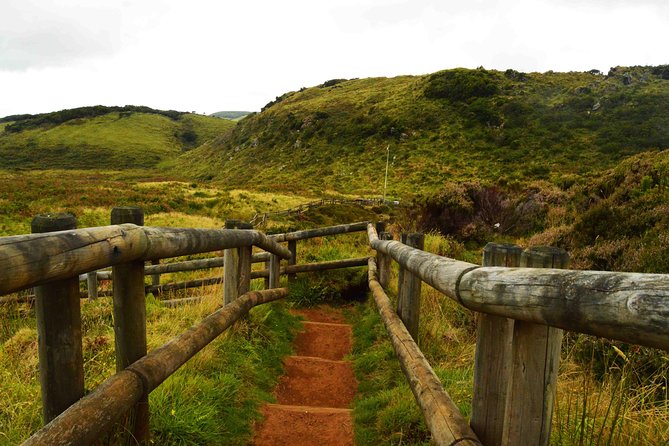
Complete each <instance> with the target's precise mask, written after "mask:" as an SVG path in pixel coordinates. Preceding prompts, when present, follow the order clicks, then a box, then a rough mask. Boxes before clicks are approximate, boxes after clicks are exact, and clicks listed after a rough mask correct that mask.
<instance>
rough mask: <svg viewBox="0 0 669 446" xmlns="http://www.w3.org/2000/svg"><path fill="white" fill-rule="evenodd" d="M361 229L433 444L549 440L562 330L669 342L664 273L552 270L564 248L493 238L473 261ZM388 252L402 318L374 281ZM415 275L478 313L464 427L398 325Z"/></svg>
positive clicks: (412, 315) (413, 317)
mask: <svg viewBox="0 0 669 446" xmlns="http://www.w3.org/2000/svg"><path fill="white" fill-rule="evenodd" d="M368 237H369V242H370V245H371V247H372V248H374V249H375V250H376V251H377V255H378V258H377V259H376V260H375V259H371V260H370V277H369V283H370V287H371V289H372V291H373V292H374V297H375V299H376V302H377V305H378V306H379V309H380V311H381V313H382V315H383V316H384V322H385V324H386V327H387V328H388V331H389V332H390V333H391V339H392V340H393V344H394V346H395V349H396V352H397V353H398V356H399V358H400V361H401V363H402V367H403V370H404V372H405V374H406V376H407V378H408V381H409V383H410V385H411V387H412V390H413V392H414V396H415V397H416V400H417V401H418V403H419V406H420V407H421V409H422V410H423V414H424V416H425V418H426V421H427V424H428V427H429V428H430V431H431V433H432V436H433V439H434V441H435V442H436V444H439V445H451V444H456V443H457V444H458V445H460V444H462V445H465V444H469V445H479V444H484V445H486V446H490V445H500V444H505V445H516V444H518V445H520V444H527V445H530V444H531V445H547V444H548V441H549V439H550V425H551V417H552V410H553V399H554V395H555V389H556V377H557V368H558V364H559V354H560V343H561V339H562V330H561V329H566V330H570V331H574V332H578V333H586V334H591V335H595V336H601V337H606V338H610V339H617V340H621V341H624V342H629V343H634V344H639V345H644V346H649V347H655V348H660V349H664V350H669V276H667V275H664V274H639V273H616V272H599V271H572V270H566V269H558V268H564V267H565V266H566V263H567V256H566V253H564V252H563V251H561V250H556V249H551V248H549V249H531V250H526V251H522V250H521V249H520V248H519V247H517V246H514V245H494V244H489V245H488V246H486V249H485V252H484V266H480V265H475V264H471V263H467V262H461V261H457V260H453V259H449V258H446V257H441V256H438V255H434V254H430V253H427V252H424V251H423V250H422V249H417V248H413V247H411V246H408V245H406V244H404V243H400V242H398V241H393V240H388V238H389V237H388V234H385V233H382V234H380V235H379V234H378V233H377V231H376V229H375V227H374V226H373V225H371V224H370V225H368ZM390 259H392V260H395V261H396V262H397V263H398V264H399V265H400V278H399V283H398V290H399V300H400V304H399V305H400V308H398V311H397V312H398V313H400V314H401V315H402V316H403V322H404V324H398V323H397V321H395V319H396V318H397V316H396V315H395V311H389V310H388V308H389V306H390V303H389V301H388V299H387V296H386V295H385V292H384V291H383V288H382V286H381V285H380V284H379V282H381V283H382V284H383V285H384V286H387V284H388V277H389V268H390ZM377 261H378V266H379V268H378V273H377V266H376V265H377ZM519 266H520V267H519ZM537 267H543V268H546V267H548V269H538V268H537ZM415 281H422V282H425V283H427V284H429V285H430V286H432V287H433V288H435V289H436V290H438V291H440V292H441V293H443V294H444V295H446V296H447V297H449V298H451V299H453V300H454V301H456V302H457V303H459V304H460V305H462V306H464V307H466V308H468V309H470V310H473V311H476V312H479V313H480V316H481V319H480V320H479V324H478V333H477V353H476V360H475V371H474V381H475V382H474V401H473V404H472V418H471V427H470V426H469V425H468V423H467V422H466V420H465V419H464V418H463V417H462V416H461V414H460V413H459V411H458V410H457V408H456V407H455V405H453V403H452V401H451V400H450V397H448V395H447V394H446V393H445V392H444V391H443V389H442V388H441V385H438V384H437V383H438V379H437V378H436V376H435V375H434V372H432V370H431V368H430V367H429V364H427V363H426V362H425V361H424V358H423V357H422V354H421V353H420V351H419V350H418V348H417V346H416V345H415V342H413V340H412V339H411V336H409V333H408V331H407V330H406V329H405V326H406V327H414V329H416V328H417V327H418V323H419V322H418V314H419V313H418V311H416V308H419V306H420V303H419V295H420V292H419V290H420V285H416V284H415V283H412V282H415ZM416 290H418V292H416ZM407 308H408V309H407ZM409 331H411V330H409ZM416 336H417V330H415V331H414V333H413V338H416ZM435 380H436V381H435Z"/></svg>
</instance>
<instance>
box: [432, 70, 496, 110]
mask: <svg viewBox="0 0 669 446" xmlns="http://www.w3.org/2000/svg"><path fill="white" fill-rule="evenodd" d="M498 91H499V87H498V79H497V76H496V75H495V74H494V73H492V72H490V71H487V70H483V69H478V70H468V69H464V68H457V69H454V70H447V71H440V72H438V73H435V74H433V75H431V76H430V77H429V78H428V83H427V86H426V87H425V97H427V98H430V99H449V100H451V101H454V102H455V101H468V100H470V99H473V98H485V97H489V96H492V95H494V94H496V93H497V92H498Z"/></svg>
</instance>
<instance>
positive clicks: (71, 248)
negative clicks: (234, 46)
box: [0, 208, 367, 445]
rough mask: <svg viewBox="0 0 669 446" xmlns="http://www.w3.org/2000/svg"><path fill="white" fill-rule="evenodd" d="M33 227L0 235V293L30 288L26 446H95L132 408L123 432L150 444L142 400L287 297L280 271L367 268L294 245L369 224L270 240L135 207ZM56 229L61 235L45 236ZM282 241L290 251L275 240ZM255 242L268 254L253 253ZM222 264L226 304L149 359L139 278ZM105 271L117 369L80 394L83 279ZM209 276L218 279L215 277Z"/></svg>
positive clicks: (39, 221) (51, 219) (258, 234)
mask: <svg viewBox="0 0 669 446" xmlns="http://www.w3.org/2000/svg"><path fill="white" fill-rule="evenodd" d="M127 221H132V222H133V223H127ZM34 222H37V224H34V225H33V230H34V231H35V232H39V233H35V234H31V235H20V236H11V237H2V238H0V295H4V294H8V293H15V292H17V291H21V290H26V289H30V288H32V287H35V308H36V317H37V327H38V333H39V337H38V351H39V362H40V385H41V388H42V402H43V415H44V420H45V424H46V425H45V426H44V427H43V428H42V429H41V430H40V431H38V432H37V433H35V434H34V435H33V436H32V437H30V439H28V440H27V441H26V442H25V443H24V444H29V445H36V444H40V445H52V444H92V443H94V442H96V441H97V440H99V437H100V436H101V435H102V434H103V433H105V432H107V431H108V430H109V429H111V428H112V427H113V425H114V424H115V423H116V422H117V421H118V420H119V418H120V417H122V416H124V415H126V414H128V412H129V411H132V415H130V416H129V417H128V419H131V420H134V424H133V426H130V427H128V429H129V430H130V432H131V434H132V435H133V436H134V438H135V439H136V440H137V441H139V442H143V441H146V439H147V438H148V394H149V393H150V392H151V391H152V390H153V389H155V388H156V387H157V386H158V385H160V384H161V383H162V382H163V381H164V380H165V379H166V378H167V377H169V376H170V375H171V374H172V373H174V371H176V370H177V369H178V368H179V367H180V366H181V365H183V364H184V363H185V362H186V361H188V359H190V358H191V357H192V356H193V355H194V354H195V353H197V352H198V351H200V350H201V349H202V348H204V346H206V345H207V344H208V343H210V342H211V341H212V340H213V339H214V338H216V337H217V336H218V335H219V334H220V333H222V332H223V331H224V330H225V329H227V328H228V327H229V326H231V325H232V324H233V323H234V322H235V321H236V320H238V319H239V318H240V317H241V316H243V315H244V314H246V313H248V311H249V310H250V309H251V308H252V307H253V306H256V305H260V304H263V303H266V302H270V301H273V300H276V299H281V298H283V297H285V296H286V295H287V293H288V290H287V288H279V276H280V275H281V274H288V275H289V277H290V276H292V275H294V274H296V273H300V272H307V271H322V270H326V269H333V268H346V267H352V266H364V265H366V262H367V258H363V259H347V260H342V261H332V262H319V263H312V264H302V265H296V264H295V259H296V252H297V248H296V244H295V243H296V242H297V241H298V240H303V239H307V238H312V237H319V236H322V235H330V234H342V233H348V232H355V231H365V230H366V226H367V224H366V223H358V224H352V225H342V226H335V227H330V228H321V229H319V230H311V231H298V232H293V233H286V234H279V235H274V236H272V237H269V236H266V235H265V234H263V233H261V232H258V231H255V230H252V229H191V228H154V227H143V226H141V225H142V224H143V213H142V212H141V210H140V209H138V208H115V209H114V210H113V211H112V223H116V224H113V225H112V226H106V227H96V228H85V229H68V228H72V227H73V226H74V225H76V222H75V221H74V219H73V218H72V217H71V216H69V215H56V216H45V217H38V218H36V219H35V220H34ZM230 226H234V227H238V226H240V225H239V224H238V222H235V223H231V224H230ZM241 226H245V227H248V226H246V225H241ZM52 229H58V231H56V232H47V231H50V230H52ZM62 229H65V230H62ZM285 241H287V242H288V243H289V246H290V248H291V249H288V248H286V247H284V246H282V245H281V244H280V243H281V242H285ZM253 246H255V247H258V248H260V249H263V250H264V251H265V252H264V253H259V254H257V255H255V256H254V255H252V251H251V250H252V247H253ZM221 250H223V251H224V253H225V255H224V258H223V261H221V259H220V257H219V258H214V259H201V260H196V261H187V262H179V264H178V265H177V264H163V265H153V266H145V263H146V262H150V261H154V262H155V261H157V260H160V259H164V258H170V257H179V256H186V255H192V254H199V253H205V252H214V251H221ZM281 259H284V260H289V265H286V266H284V267H282V266H281V264H280V262H281ZM253 261H259V262H267V263H268V268H267V269H266V270H263V271H252V270H251V262H253ZM220 266H223V267H224V268H225V271H224V274H223V279H224V280H223V284H224V296H223V299H222V303H223V302H224V303H225V305H224V306H223V307H222V308H221V309H219V310H218V311H216V312H215V313H213V314H211V315H210V316H208V317H207V318H205V319H204V320H203V321H202V322H200V323H199V324H197V325H195V326H193V327H191V328H190V329H189V330H188V331H186V332H185V333H183V334H181V335H179V336H177V337H176V338H174V339H172V340H170V341H169V342H168V343H167V344H165V345H163V346H162V347H160V348H158V349H156V350H154V351H152V352H150V353H148V354H147V351H146V316H145V293H146V292H147V290H148V291H150V290H152V289H153V288H155V286H152V287H153V288H151V287H146V286H145V283H144V281H145V279H144V278H145V275H155V274H160V273H167V272H174V271H177V270H179V271H186V270H189V271H190V270H194V269H201V268H211V267H220ZM108 267H112V272H111V276H112V277H113V299H114V310H113V311H114V333H115V337H116V342H115V346H116V368H117V373H116V374H115V375H113V376H112V377H110V378H109V379H107V380H106V381H105V382H104V383H102V384H101V385H100V386H99V387H97V388H96V389H94V390H93V391H92V392H91V393H90V394H88V395H86V396H85V397H84V384H83V359H82V339H81V313H80V299H81V297H83V296H81V293H80V291H79V280H80V275H82V274H86V276H87V278H88V277H90V275H95V277H96V279H97V277H99V276H100V277H105V278H107V277H108V276H107V275H108V274H109V273H108V272H105V271H103V272H96V271H97V270H100V269H104V268H108ZM91 273H92V274H91ZM253 278H266V285H267V287H268V289H266V290H264V291H249V289H250V281H251V280H252V279H253ZM215 279H216V281H217V282H220V281H221V279H220V276H219V277H217V278H215ZM205 280H206V279H205ZM89 283H90V282H89ZM183 284H184V283H180V284H165V285H161V286H162V287H170V286H175V285H176V286H175V288H179V287H180V286H181V285H183ZM231 284H232V285H231ZM226 285H227V286H226ZM154 291H155V290H154ZM82 397H83V398H82Z"/></svg>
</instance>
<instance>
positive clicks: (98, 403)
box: [0, 208, 669, 446]
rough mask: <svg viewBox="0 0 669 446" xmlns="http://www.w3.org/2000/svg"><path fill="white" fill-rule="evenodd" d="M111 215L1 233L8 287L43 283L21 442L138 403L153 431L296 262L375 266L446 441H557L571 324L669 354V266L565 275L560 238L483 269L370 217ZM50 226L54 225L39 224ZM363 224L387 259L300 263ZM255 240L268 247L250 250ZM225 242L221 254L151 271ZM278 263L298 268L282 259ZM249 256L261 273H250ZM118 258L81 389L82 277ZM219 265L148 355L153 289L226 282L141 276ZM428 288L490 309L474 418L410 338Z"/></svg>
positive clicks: (406, 365) (487, 256)
mask: <svg viewBox="0 0 669 446" xmlns="http://www.w3.org/2000/svg"><path fill="white" fill-rule="evenodd" d="M112 223H113V225H112V226H107V227H99V228H86V229H73V225H74V222H73V219H71V217H69V216H48V217H44V218H39V219H36V220H35V222H34V225H33V231H34V232H35V234H32V235H22V236H14V237H4V238H0V294H7V293H13V292H16V291H20V290H25V289H29V288H31V287H35V308H36V316H37V324H38V331H39V346H38V349H39V355H40V383H41V386H42V398H43V403H44V404H43V406H44V418H45V422H47V423H48V424H47V425H46V426H45V427H44V428H43V429H42V430H40V431H39V432H37V433H36V434H35V435H33V436H32V437H31V438H30V439H28V441H27V442H26V443H25V444H30V445H34V444H45V445H46V444H91V443H94V442H95V441H97V440H98V439H99V437H100V435H101V434H102V433H104V432H106V431H108V430H109V429H110V428H111V427H112V426H113V425H114V424H115V423H116V422H117V420H118V419H119V417H121V416H122V415H123V414H127V413H128V412H129V411H131V412H132V414H133V415H132V417H130V418H131V419H134V420H135V424H134V425H133V426H131V427H130V429H132V430H131V432H132V433H133V435H134V436H135V437H136V438H137V439H139V440H140V441H142V440H144V439H146V438H147V436H148V432H147V429H148V423H147V421H148V394H149V392H151V391H152V390H153V389H155V388H156V387H157V386H158V385H159V384H160V383H162V382H163V381H164V380H165V379H166V378H167V377H168V376H169V375H170V374H172V373H173V372H174V371H175V370H177V369H178V368H179V367H180V366H181V365H182V364H183V363H185V362H186V361H187V360H188V359H189V358H191V357H192V356H193V355H194V354H195V353H197V352H198V351H199V350H200V349H202V348H203V347H204V346H205V345H207V344H208V343H209V342H211V340H213V339H214V338H215V337H216V336H218V335H219V334H220V333H221V332H222V331H223V330H225V329H226V328H228V327H229V326H230V325H231V324H233V323H234V322H235V321H236V320H237V319H238V318H239V317H241V316H242V315H244V314H246V313H247V312H248V311H249V309H250V308H252V307H253V306H255V305H259V304H262V303H265V302H270V301H273V300H276V299H280V298H283V297H284V296H286V294H287V289H286V288H279V287H278V286H279V277H280V275H281V274H286V275H288V278H289V281H288V282H289V283H290V282H291V280H292V279H293V278H294V274H296V273H299V272H305V271H321V270H325V269H332V268H342V267H351V266H364V265H368V267H369V280H368V281H369V285H370V289H371V290H372V292H373V296H374V299H375V301H376V303H377V306H378V307H379V310H380V313H381V315H382V319H383V321H384V323H385V325H386V327H387V329H388V332H389V334H390V338H391V341H392V343H393V346H394V348H395V350H396V352H397V355H398V358H399V360H400V363H401V365H402V368H403V370H404V373H405V374H406V376H407V378H408V381H409V384H410V386H411V388H412V391H413V392H414V396H415V398H416V400H417V402H418V404H419V406H420V408H421V410H422V411H423V413H424V416H425V418H426V421H427V425H428V427H429V429H430V432H431V433H432V437H433V440H434V442H435V443H436V444H439V445H452V444H459V445H460V444H461V445H481V444H484V445H486V446H490V445H500V444H506V445H515V444H532V445H545V444H548V440H549V437H550V424H551V417H552V407H553V399H554V395H555V384H556V376H557V368H558V363H559V353H560V342H561V337H562V329H566V330H571V331H575V332H579V333H587V334H592V335H596V336H602V337H606V338H611V339H618V340H621V341H624V342H629V343H635V344H639V345H645V346H649V347H655V348H660V349H664V350H669V277H668V276H666V275H661V274H637V273H612V272H597V271H572V270H567V269H564V268H565V267H566V266H567V264H568V256H567V255H566V253H565V252H564V251H561V250H556V249H554V248H544V249H530V250H525V251H523V250H521V249H520V248H519V247H517V246H514V245H495V244H489V245H488V246H486V248H485V250H484V257H483V265H482V266H480V265H475V264H471V263H467V262H461V261H457V260H453V259H449V258H446V257H441V256H437V255H434V254H430V253H427V252H424V251H423V250H422V247H423V245H422V243H423V239H422V236H420V235H417V234H410V235H407V236H406V237H405V238H403V241H404V243H402V242H398V241H394V240H391V237H390V236H389V234H387V233H384V232H381V231H379V232H377V229H376V228H375V226H374V225H372V224H369V223H367V222H363V223H353V224H348V225H339V226H333V227H329V228H319V229H313V230H306V231H296V232H289V233H285V234H276V235H272V236H267V235H265V234H263V233H261V232H258V231H255V230H253V229H248V228H250V226H249V225H248V224H245V223H241V222H233V221H231V222H228V223H226V227H227V229H221V230H204V229H175V228H151V227H143V226H142V224H143V218H142V215H141V211H140V210H139V209H137V208H118V209H115V210H114V211H113V212H112ZM378 228H379V230H380V229H381V226H378ZM52 230H57V231H58V232H48V233H44V232H45V231H52ZM356 231H366V232H367V235H368V239H369V244H370V246H371V247H372V248H373V249H374V250H376V252H377V257H376V259H374V258H369V259H368V258H361V259H348V260H341V261H334V262H319V263H314V264H300V265H298V264H296V258H297V242H298V241H299V240H304V239H308V238H312V237H321V236H326V235H335V234H344V233H350V232H356ZM281 243H287V247H285V246H282V245H281ZM253 246H256V247H258V248H260V249H263V250H264V251H265V252H264V253H259V254H255V255H254V254H253V253H252V247H253ZM221 250H223V251H224V256H223V259H222V260H221V258H220V257H218V258H213V259H200V260H195V261H187V262H178V263H172V264H154V265H151V266H145V263H146V262H153V263H156V262H157V261H158V260H160V259H164V258H168V257H178V256H184V255H191V254H197V253H204V252H214V251H221ZM281 259H284V260H287V264H285V265H283V266H282V265H281ZM393 260H394V261H396V262H397V263H398V264H399V266H400V270H399V277H398V280H399V282H398V291H399V292H398V307H397V308H393V307H392V306H391V304H390V301H389V299H388V297H387V295H386V293H385V292H384V289H383V288H384V287H387V286H388V282H389V277H390V274H389V273H390V267H391V262H392V261H393ZM253 262H264V263H265V266H266V267H265V269H264V270H261V271H254V270H252V268H251V264H252V263H253ZM108 267H112V272H111V276H112V277H113V299H114V324H115V334H116V336H117V337H116V348H117V351H116V358H117V373H116V374H115V375H114V376H112V377H110V378H109V379H108V380H107V381H105V382H104V383H103V384H102V385H100V386H99V387H98V388H96V389H95V390H93V391H92V392H91V393H90V394H89V395H87V396H85V397H83V398H82V396H83V389H84V387H83V364H82V359H81V358H82V352H81V319H80V310H79V300H80V298H81V297H82V296H81V294H80V292H79V280H80V275H82V274H85V275H86V279H87V280H88V279H89V278H91V279H92V277H91V276H92V275H94V276H95V279H96V280H97V278H98V277H100V278H103V277H104V278H108V277H109V276H108V274H109V273H108V272H106V271H101V272H95V271H97V270H100V269H103V268H108ZM216 267H223V268H224V272H223V279H224V280H223V284H224V296H223V299H222V300H223V302H225V305H224V306H223V307H222V308H221V309H219V310H218V311H216V312H215V313H213V314H212V315H210V316H208V317H207V318H205V319H204V320H203V321H202V322H201V323H199V324H197V325H196V326H194V327H192V328H191V329H189V330H188V331H187V332H185V333H183V334H181V335H179V336H178V337H176V338H174V339H173V340H171V341H170V342H168V343H167V344H165V345H164V346H162V347H160V348H158V349H156V350H154V351H152V352H150V353H148V354H147V352H146V328H145V314H144V311H145V307H144V305H145V301H144V296H145V293H146V292H147V291H151V290H153V291H156V290H157V289H156V288H155V287H163V288H162V290H163V291H164V290H166V289H181V288H186V287H188V286H203V285H205V284H206V283H220V282H221V277H220V274H219V275H218V276H217V277H214V278H209V279H201V281H200V282H199V284H198V285H193V284H192V283H189V282H181V283H178V284H164V285H159V284H154V285H151V286H146V285H145V275H151V276H154V275H157V274H163V273H168V272H174V271H186V270H189V271H190V270H194V269H200V268H216ZM540 268H544V269H540ZM91 273H93V274H91ZM254 278H263V279H265V284H266V288H267V289H266V290H264V291H249V289H250V280H252V279H254ZM206 281H210V282H206ZM205 282H206V283H205ZM422 282H425V283H426V284H428V285H430V286H432V287H434V288H435V289H436V290H438V291H440V292H441V293H443V294H444V295H446V296H447V297H449V298H451V299H453V300H454V301H456V302H457V303H459V304H460V305H462V306H464V307H466V308H468V309H470V310H473V311H476V312H478V313H479V324H478V333H477V347H476V348H477V351H476V358H475V372H474V381H475V383H474V396H473V403H472V417H471V421H470V423H468V422H467V421H466V420H465V419H464V418H463V417H462V415H461V414H460V413H459V411H458V409H457V407H456V406H455V405H454V404H453V402H452V401H451V399H450V397H449V396H448V394H447V393H446V392H445V391H444V390H443V388H442V386H441V384H440V382H439V380H438V378H437V377H436V375H435V374H434V372H433V370H432V369H431V367H430V365H429V363H428V362H427V361H426V360H425V358H424V356H423V355H422V353H421V352H420V350H419V349H418V346H417V344H416V342H415V341H414V339H416V338H417V333H418V326H419V314H420V311H419V310H420V300H419V295H420V287H421V283H422ZM89 283H90V282H89ZM154 283H155V282H154ZM170 287H172V288H170ZM91 297H92V296H91ZM56 334H57V335H56ZM82 420H87V422H85V423H84V422H82Z"/></svg>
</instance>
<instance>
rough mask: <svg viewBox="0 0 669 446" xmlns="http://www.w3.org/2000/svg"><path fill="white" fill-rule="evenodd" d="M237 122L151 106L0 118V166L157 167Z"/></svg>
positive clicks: (79, 110) (90, 108) (81, 109)
mask: <svg viewBox="0 0 669 446" xmlns="http://www.w3.org/2000/svg"><path fill="white" fill-rule="evenodd" d="M234 126H235V123H234V122H231V121H227V120H222V119H217V118H212V117H207V116H200V115H195V114H190V113H183V112H176V111H173V110H170V111H162V110H153V109H150V108H148V107H135V106H126V107H102V106H96V107H82V108H78V109H72V110H62V111H59V112H54V113H45V114H41V115H21V116H14V117H7V118H3V119H2V120H0V168H62V169H75V168H76V169H93V168H100V169H105V168H115V169H122V168H137V167H154V166H156V165H158V164H159V163H160V162H163V161H166V160H169V159H172V158H175V157H177V156H178V155H180V154H182V153H184V152H185V151H188V150H191V149H194V148H195V147H198V146H199V145H201V144H203V143H204V142H206V141H209V140H211V139H213V138H215V137H217V136H219V135H221V134H222V133H225V132H226V131H229V130H230V129H231V128H233V127H234Z"/></svg>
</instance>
